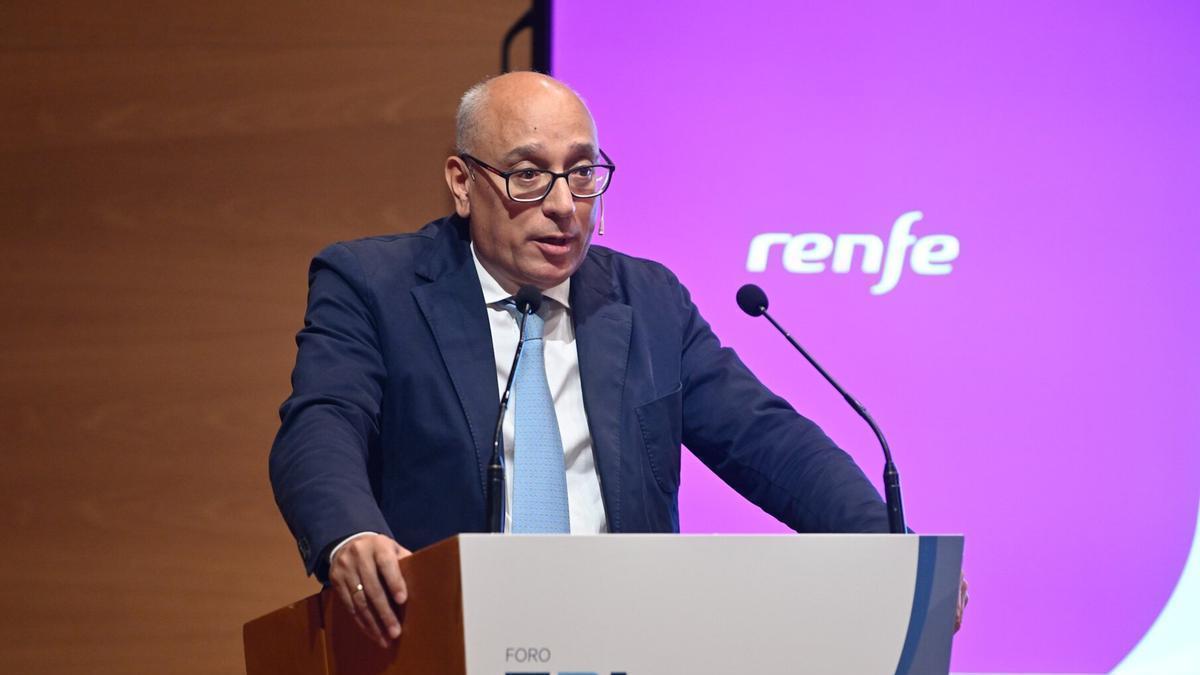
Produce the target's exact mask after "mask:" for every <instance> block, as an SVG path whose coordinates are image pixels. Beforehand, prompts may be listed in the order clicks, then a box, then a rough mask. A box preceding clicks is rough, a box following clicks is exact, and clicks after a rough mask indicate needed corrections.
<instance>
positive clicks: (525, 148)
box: [501, 143, 600, 163]
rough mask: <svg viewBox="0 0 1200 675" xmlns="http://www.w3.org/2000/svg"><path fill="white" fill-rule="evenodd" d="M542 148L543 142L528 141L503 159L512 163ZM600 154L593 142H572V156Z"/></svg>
mask: <svg viewBox="0 0 1200 675" xmlns="http://www.w3.org/2000/svg"><path fill="white" fill-rule="evenodd" d="M541 150H542V144H541V143H527V144H525V145H518V146H517V147H515V148H513V149H512V150H509V151H508V153H507V154H505V155H504V157H503V158H501V161H502V162H504V163H511V162H516V161H517V160H520V159H528V158H530V157H534V156H536V155H537V154H538V153H539V152H541ZM599 154H600V153H599V152H598V151H597V150H596V146H595V145H593V144H592V143H572V144H571V156H573V157H587V158H588V159H595V158H596V156H597V155H599Z"/></svg>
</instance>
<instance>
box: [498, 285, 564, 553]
mask: <svg viewBox="0 0 1200 675" xmlns="http://www.w3.org/2000/svg"><path fill="white" fill-rule="evenodd" d="M514 309H515V308H514ZM519 320H520V318H519V317H518V321H519ZM543 324H544V322H543V320H542V317H540V316H538V315H537V314H530V315H529V317H528V318H526V319H525V345H524V346H523V347H522V351H521V361H520V363H518V364H517V374H516V377H515V378H514V380H513V396H514V397H516V401H514V404H515V410H514V412H513V424H514V426H515V436H516V443H515V445H516V447H515V448H513V504H512V531H513V532H517V533H529V532H562V533H567V532H570V531H571V517H570V513H569V511H568V509H567V473H566V469H565V468H563V444H562V436H561V435H560V434H559V433H558V418H557V417H555V415H554V399H553V398H552V397H551V396H550V385H549V384H548V383H547V381H546V361H545V355H544V352H543V349H542V345H543V341H542V328H543Z"/></svg>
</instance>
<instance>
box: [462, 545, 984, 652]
mask: <svg viewBox="0 0 1200 675" xmlns="http://www.w3.org/2000/svg"><path fill="white" fill-rule="evenodd" d="M460 556H461V565H462V583H463V598H464V606H463V619H464V633H465V634H464V638H465V643H466V645H467V654H466V656H467V659H466V662H467V672H468V673H469V675H504V674H506V673H597V674H602V675H607V674H609V673H625V674H626V675H673V674H676V673H678V674H680V675H683V674H694V673H810V672H811V673H822V674H834V673H847V674H852V675H869V674H872V673H881V674H882V673H887V674H889V675H890V674H892V673H907V672H913V673H917V672H920V673H929V672H938V671H939V670H940V672H943V673H944V672H946V669H947V667H948V663H949V641H950V633H951V631H952V628H953V620H954V615H953V612H954V604H953V602H954V598H953V597H950V598H949V605H948V606H947V597H946V596H947V594H948V593H949V594H953V593H956V592H957V582H958V569H959V566H960V564H961V557H962V538H961V537H919V536H916V535H900V536H895V535H787V536H758V535H754V536H681V535H599V536H538V535H526V536H514V535H507V536H496V535H463V536H461V538H460ZM951 576H952V577H953V580H952V588H951V589H949V590H947V587H948V586H950V585H951V582H948V581H946V578H948V577H951ZM935 577H936V578H935ZM914 599H915V602H914ZM947 610H948V612H949V613H948V615H947ZM910 624H911V626H910ZM931 664H932V665H931ZM931 668H933V670H931Z"/></svg>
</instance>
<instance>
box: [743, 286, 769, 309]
mask: <svg viewBox="0 0 1200 675" xmlns="http://www.w3.org/2000/svg"><path fill="white" fill-rule="evenodd" d="M737 303H738V307H741V308H742V311H743V312H745V313H747V314H749V315H750V316H762V314H763V312H765V311H767V294H766V293H764V292H763V289H761V288H759V287H758V286H755V285H754V284H746V285H745V286H742V287H741V288H739V289H738V292H737Z"/></svg>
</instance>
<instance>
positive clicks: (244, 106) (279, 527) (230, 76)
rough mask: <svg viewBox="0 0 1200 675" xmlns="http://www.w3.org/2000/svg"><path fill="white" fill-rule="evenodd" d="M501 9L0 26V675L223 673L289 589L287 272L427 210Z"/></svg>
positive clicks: (293, 595) (65, 2) (296, 310)
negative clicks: (283, 484) (283, 416)
mask: <svg viewBox="0 0 1200 675" xmlns="http://www.w3.org/2000/svg"><path fill="white" fill-rule="evenodd" d="M526 8H527V2H521V1H513V0H502V1H492V2H487V3H474V4H471V5H467V4H455V3H439V2H434V1H432V0H419V1H415V2H386V3H385V2H357V3H331V2H299V3H297V2H285V1H283V0H257V1H253V2H249V3H223V4H222V3H209V2H201V1H199V0H176V1H175V2H170V3H164V2H150V1H148V0H145V1H139V2H122V3H95V2H86V1H84V0H44V1H41V2H32V1H26V0H20V1H18V0H7V1H6V2H4V3H0V91H3V92H4V93H3V104H2V105H0V236H2V238H3V240H2V241H3V245H2V246H0V575H2V577H3V578H4V579H5V582H6V583H4V584H3V585H2V586H0V617H2V618H0V622H2V623H0V672H5V673H88V674H89V675H100V674H104V673H181V674H186V673H240V672H243V667H242V652H241V638H240V635H241V634H240V630H241V625H242V623H243V622H245V621H247V620H248V619H250V618H253V617H255V616H258V615H260V614H263V613H266V612H268V611H270V610H272V609H275V608H276V607H279V606H281V605H283V604H284V603H286V602H289V601H292V600H295V599H297V598H299V597H301V596H302V595H305V594H307V593H311V592H313V591H314V590H315V588H316V586H315V583H314V582H312V581H311V580H308V579H306V578H305V577H304V575H303V570H302V567H301V565H300V561H299V557H298V555H297V554H296V551H295V547H294V544H293V542H292V540H291V537H290V536H289V534H288V533H287V531H286V528H285V527H284V525H283V522H282V520H281V519H280V518H279V515H278V512H277V511H276V509H275V506H274V502H273V500H272V498H271V493H270V488H269V485H268V483H267V475H266V461H267V451H268V449H269V446H270V443H271V438H272V436H273V434H274V432H275V429H276V426H277V423H278V418H277V417H276V408H277V406H278V405H279V403H280V402H281V401H282V399H283V398H284V396H286V394H287V392H288V373H289V372H290V368H291V364H292V360H293V358H294V354H295V346H294V342H293V336H294V334H295V332H296V330H297V329H298V328H299V326H300V323H301V318H302V313H303V308H304V296H305V280H306V269H307V263H308V260H309V258H310V257H311V256H312V254H313V253H315V252H316V251H317V250H319V249H320V248H321V247H323V246H324V245H325V244H327V243H329V242H332V241H335V240H338V239H344V238H349V237H355V236H360V235H365V234H376V233H382V232H389V231H397V230H407V229H412V228H414V227H416V226H418V225H420V224H421V223H423V222H425V221H427V220H430V219H432V218H434V217H437V216H439V215H441V214H443V213H445V212H447V211H448V210H449V200H448V199H447V198H446V197H445V187H444V184H443V182H442V179H441V169H440V167H441V163H442V160H443V159H444V157H445V155H446V153H447V152H448V150H449V149H450V147H451V145H452V140H453V139H452V135H453V121H452V115H453V110H454V105H455V103H456V99H457V96H458V95H459V94H460V93H461V92H462V90H464V89H465V88H466V87H467V86H469V85H470V84H471V83H472V82H474V81H476V80H478V79H479V78H481V77H483V76H486V75H489V74H492V73H494V72H495V70H496V69H497V67H498V61H499V41H500V38H501V36H502V35H503V33H504V31H505V29H506V28H507V27H508V26H509V25H510V24H511V23H512V22H513V21H514V20H515V19H516V18H517V17H518V16H519V15H520V14H521V13H522V12H523V11H524V10H525V9H526ZM522 47H523V48H524V49H528V42H527V41H526V42H524V43H522V45H519V47H518V48H519V49H520V48H522ZM522 53H524V52H522ZM518 63H521V61H520V60H518ZM525 63H526V64H527V61H526V62H525Z"/></svg>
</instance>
